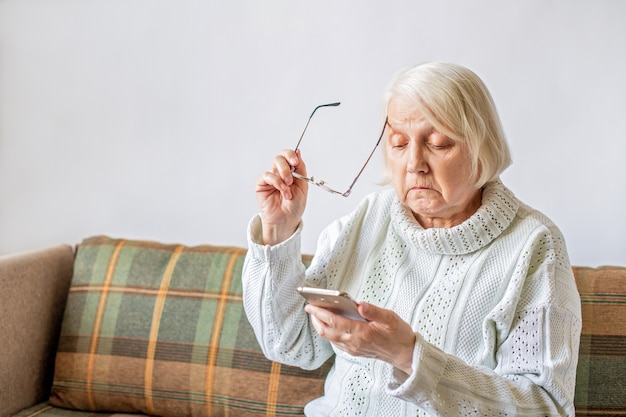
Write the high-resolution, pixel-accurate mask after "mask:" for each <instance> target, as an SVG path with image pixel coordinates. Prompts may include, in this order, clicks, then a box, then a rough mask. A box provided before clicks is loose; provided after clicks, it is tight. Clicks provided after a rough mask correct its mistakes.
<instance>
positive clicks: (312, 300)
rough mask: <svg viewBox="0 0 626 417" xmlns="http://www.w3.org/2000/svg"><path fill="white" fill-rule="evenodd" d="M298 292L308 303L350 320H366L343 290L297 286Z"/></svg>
mask: <svg viewBox="0 0 626 417" xmlns="http://www.w3.org/2000/svg"><path fill="white" fill-rule="evenodd" d="M298 292H299V293H300V295H302V296H303V297H304V298H306V300H307V301H308V303H309V304H313V305H314V306H318V307H322V308H325V309H328V310H330V311H332V312H333V313H335V314H341V315H342V316H344V317H347V318H349V319H352V320H359V321H365V322H366V321H367V320H365V319H364V318H363V317H361V315H360V314H359V311H358V309H357V305H356V302H354V301H353V300H352V299H351V298H350V296H349V295H348V293H346V292H344V291H337V290H328V289H326V288H315V287H298Z"/></svg>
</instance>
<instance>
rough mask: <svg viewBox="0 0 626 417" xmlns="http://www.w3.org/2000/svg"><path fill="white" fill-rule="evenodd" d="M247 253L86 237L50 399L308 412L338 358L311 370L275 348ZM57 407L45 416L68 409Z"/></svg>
mask: <svg viewBox="0 0 626 417" xmlns="http://www.w3.org/2000/svg"><path fill="white" fill-rule="evenodd" d="M244 257H245V250H244V249H241V248H231V247H215V246H196V247H186V246H182V245H165V244H161V243H156V242H144V241H127V240H116V239H111V238H108V237H94V238H89V239H86V240H85V241H83V242H82V243H81V244H80V245H79V247H78V250H77V255H76V261H75V268H74V277H73V281H72V286H71V288H70V292H69V297H68V303H67V307H66V311H65V316H64V320H63V326H62V330H61V338H60V343H59V349H58V353H57V358H56V368H55V375H54V382H53V387H52V394H51V397H50V404H51V405H53V406H57V407H64V408H69V409H77V410H86V411H107V412H122V413H143V414H151V415H159V416H164V417H168V416H171V417H184V416H225V415H236V416H259V415H267V416H270V415H271V416H275V415H281V416H295V415H302V409H303V405H304V404H305V403H307V402H308V401H310V400H311V399H313V398H315V397H318V396H320V395H321V394H322V392H323V383H324V378H325V375H326V373H327V372H328V369H329V367H330V365H331V364H330V363H328V364H326V365H325V366H324V367H322V368H321V369H319V370H317V371H314V372H310V371H303V370H300V369H298V368H293V367H288V366H284V365H280V364H278V363H274V362H271V361H269V360H267V359H266V358H265V357H264V356H263V353H262V352H261V350H260V348H259V346H258V344H257V342H256V339H255V337H254V333H253V331H252V328H251V327H250V325H249V324H248V321H247V319H246V316H245V314H244V311H243V305H242V294H241V293H242V286H241V269H242V266H243V260H244ZM304 260H305V261H307V262H308V261H310V258H306V259H304ZM55 412H59V411H58V410H57V411H54V410H52V411H50V410H46V411H45V412H44V414H45V416H53V415H54V416H57V415H58V416H62V415H65V414H54V413H55ZM44 414H41V413H40V414H38V415H44ZM85 415H86V416H87V415H90V414H85Z"/></svg>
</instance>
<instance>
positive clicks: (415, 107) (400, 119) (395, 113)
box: [387, 97, 432, 132]
mask: <svg viewBox="0 0 626 417" xmlns="http://www.w3.org/2000/svg"><path fill="white" fill-rule="evenodd" d="M387 125H388V127H389V128H391V129H393V130H395V131H401V132H402V131H409V130H414V129H416V128H423V127H425V126H431V127H432V124H431V122H430V119H429V118H428V117H427V116H426V115H425V114H424V110H423V107H422V106H420V105H419V104H418V103H416V102H415V101H414V100H409V99H407V98H404V97H394V98H392V99H391V100H390V101H389V105H388V106H387Z"/></svg>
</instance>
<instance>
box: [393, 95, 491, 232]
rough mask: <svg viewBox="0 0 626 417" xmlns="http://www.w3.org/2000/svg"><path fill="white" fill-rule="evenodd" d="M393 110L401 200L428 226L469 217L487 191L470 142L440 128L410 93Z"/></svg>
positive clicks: (395, 172)
mask: <svg viewBox="0 0 626 417" xmlns="http://www.w3.org/2000/svg"><path fill="white" fill-rule="evenodd" d="M387 116H388V123H389V126H387V129H388V135H387V144H386V146H387V162H388V164H389V168H390V169H391V176H392V183H393V187H394V189H395V191H396V194H397V195H398V198H399V199H400V201H401V202H402V203H404V204H405V205H406V206H408V207H409V208H410V209H411V210H412V211H413V215H414V216H415V218H416V219H417V221H418V222H419V223H420V224H421V225H422V226H423V227H425V228H430V227H453V226H456V225H457V224H460V223H462V222H463V221H465V220H467V219H468V218H469V217H470V216H471V215H472V214H474V212H475V211H476V210H477V209H478V207H479V206H480V202H481V191H480V189H476V187H475V186H474V181H473V180H472V178H471V161H470V158H469V155H468V152H467V149H466V147H465V146H464V145H463V144H462V143H459V142H456V141H454V140H452V139H450V138H449V137H447V136H445V135H444V134H442V133H441V132H439V131H437V130H436V129H435V128H434V127H433V126H432V125H431V124H430V123H428V122H427V121H426V119H425V118H424V117H423V116H422V114H421V113H420V112H419V110H418V108H417V106H416V105H415V104H414V103H412V102H411V101H409V100H407V99H405V98H401V97H396V98H393V99H392V100H391V101H390V103H389V107H388V109H387Z"/></svg>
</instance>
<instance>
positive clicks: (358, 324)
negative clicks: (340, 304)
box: [305, 302, 416, 375]
mask: <svg viewBox="0 0 626 417" xmlns="http://www.w3.org/2000/svg"><path fill="white" fill-rule="evenodd" d="M305 310H306V312H307V313H309V314H310V316H311V322H312V323H313V327H314V328H315V330H316V331H317V332H318V333H319V335H320V336H321V337H323V338H324V339H327V340H328V341H329V342H331V343H332V344H333V345H335V346H336V347H337V348H339V349H341V350H343V351H345V352H347V353H349V354H351V355H353V356H362V357H366V358H374V359H380V360H382V361H385V362H387V363H390V364H391V365H393V366H394V367H396V368H398V369H401V370H402V371H404V372H405V373H406V374H407V375H410V374H411V372H412V368H411V365H412V363H413V348H414V346H415V339H416V336H415V333H414V332H413V330H412V329H411V326H409V324H408V323H406V322H405V321H404V320H402V319H401V318H400V316H398V315H397V314H396V313H394V312H393V311H391V310H386V309H383V308H380V307H376V306H374V305H372V304H369V303H365V302H363V303H360V304H359V313H360V314H361V316H363V317H364V318H365V319H367V320H368V322H367V323H365V322H362V321H357V320H351V319H348V318H346V317H343V316H340V315H338V314H334V313H333V312H331V311H329V310H327V309H325V308H322V307H316V306H314V305H311V304H307V306H306V307H305Z"/></svg>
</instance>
